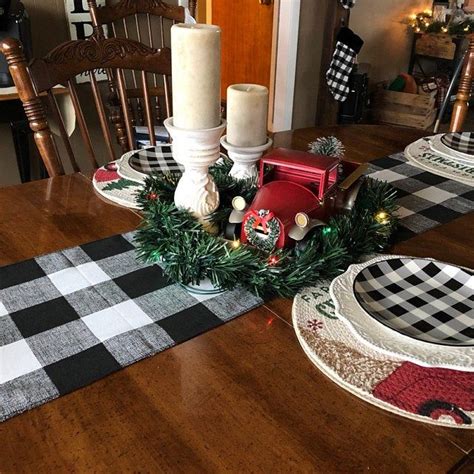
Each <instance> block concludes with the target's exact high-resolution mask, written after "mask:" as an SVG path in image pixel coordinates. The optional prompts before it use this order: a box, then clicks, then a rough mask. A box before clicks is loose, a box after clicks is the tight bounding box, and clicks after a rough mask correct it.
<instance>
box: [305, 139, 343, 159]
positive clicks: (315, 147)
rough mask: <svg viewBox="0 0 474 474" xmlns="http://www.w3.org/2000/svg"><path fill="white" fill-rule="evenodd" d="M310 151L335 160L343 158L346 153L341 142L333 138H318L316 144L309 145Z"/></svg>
mask: <svg viewBox="0 0 474 474" xmlns="http://www.w3.org/2000/svg"><path fill="white" fill-rule="evenodd" d="M308 149H309V152H310V153H314V154H316V155H326V156H332V157H334V158H342V157H343V156H344V152H345V148H344V145H343V144H342V142H341V140H339V139H338V138H336V137H333V136H330V137H320V138H317V139H316V140H315V141H314V142H311V143H309V144H308Z"/></svg>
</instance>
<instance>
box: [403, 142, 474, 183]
mask: <svg viewBox="0 0 474 474" xmlns="http://www.w3.org/2000/svg"><path fill="white" fill-rule="evenodd" d="M433 138H435V137H424V138H420V139H419V140H416V141H415V142H413V143H410V145H408V146H407V147H406V148H405V157H406V159H407V160H408V161H409V162H410V163H412V164H413V165H414V166H417V167H418V168H421V169H424V170H426V171H429V172H430V173H433V174H435V175H438V176H442V177H444V178H449V179H453V180H455V181H458V182H460V183H463V184H467V185H469V186H474V166H473V165H472V163H466V162H465V161H461V160H459V159H458V158H452V157H449V158H448V157H447V156H445V155H443V156H442V155H441V154H440V153H439V152H434V151H433V150H432V149H431V141H432V140H433Z"/></svg>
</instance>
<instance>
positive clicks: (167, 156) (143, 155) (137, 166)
mask: <svg viewBox="0 0 474 474" xmlns="http://www.w3.org/2000/svg"><path fill="white" fill-rule="evenodd" d="M128 162H129V164H130V167H131V168H132V169H133V170H134V171H137V172H138V173H142V174H146V175H150V174H156V173H173V172H176V171H178V172H179V171H183V169H184V168H183V166H182V165H180V164H179V163H177V162H176V161H175V160H174V158H173V152H172V146H171V145H170V144H169V143H166V144H160V145H156V146H152V147H147V148H143V149H141V150H136V151H135V152H134V153H133V154H132V155H131V156H130V158H129V161H128Z"/></svg>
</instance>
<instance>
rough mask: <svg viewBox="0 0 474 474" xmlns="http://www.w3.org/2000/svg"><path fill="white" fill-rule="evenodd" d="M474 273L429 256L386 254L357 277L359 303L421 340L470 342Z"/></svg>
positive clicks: (473, 331) (473, 320)
mask: <svg viewBox="0 0 474 474" xmlns="http://www.w3.org/2000/svg"><path fill="white" fill-rule="evenodd" d="M473 288H474V275H473V273H472V272H470V271H468V270H464V269H461V268H458V267H454V266H451V265H446V264H444V263H441V262H436V261H431V260H428V259H400V258H395V259H390V260H384V261H382V262H377V263H374V264H373V265H371V266H369V267H367V268H365V269H364V270H363V271H361V272H360V273H359V274H358V275H357V278H356V280H355V284H354V290H355V295H356V297H357V299H358V301H359V303H360V305H361V306H362V307H363V308H364V309H365V310H366V311H367V312H368V313H369V314H371V315H372V316H373V317H374V318H375V319H376V320H378V321H380V322H381V323H382V324H384V325H386V326H388V327H390V328H392V329H395V330H396V331H398V332H401V333H402V334H406V335H409V336H411V337H413V338H415V339H420V340H422V341H426V342H431V343H438V344H446V345H459V346H463V345H472V341H473V340H474V310H473V309H472V303H471V301H470V300H472V299H473Z"/></svg>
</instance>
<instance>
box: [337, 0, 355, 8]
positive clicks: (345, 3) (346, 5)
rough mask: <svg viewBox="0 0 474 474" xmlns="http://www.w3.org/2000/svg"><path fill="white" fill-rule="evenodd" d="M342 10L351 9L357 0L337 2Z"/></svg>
mask: <svg viewBox="0 0 474 474" xmlns="http://www.w3.org/2000/svg"><path fill="white" fill-rule="evenodd" d="M339 1H340V2H341V3H342V6H343V7H344V8H352V7H353V6H354V5H355V3H356V2H357V0H339Z"/></svg>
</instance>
